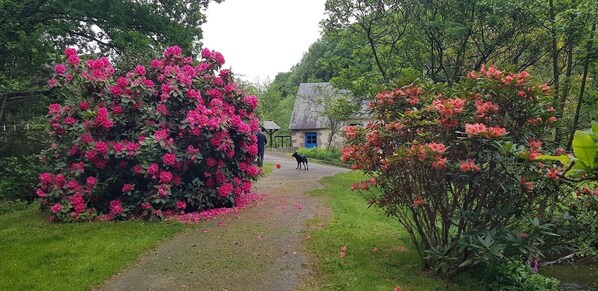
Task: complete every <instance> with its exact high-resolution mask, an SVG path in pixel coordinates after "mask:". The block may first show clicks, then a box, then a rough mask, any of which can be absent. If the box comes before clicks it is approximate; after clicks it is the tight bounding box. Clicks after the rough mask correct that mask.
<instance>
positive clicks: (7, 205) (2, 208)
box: [0, 181, 29, 215]
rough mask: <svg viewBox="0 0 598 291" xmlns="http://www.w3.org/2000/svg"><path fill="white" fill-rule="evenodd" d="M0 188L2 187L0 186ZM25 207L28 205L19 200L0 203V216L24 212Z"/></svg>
mask: <svg viewBox="0 0 598 291" xmlns="http://www.w3.org/2000/svg"><path fill="white" fill-rule="evenodd" d="M1 183H2V181H0V185H1ZM0 187H2V186H0ZM27 207H29V203H28V202H27V201H21V200H14V201H10V200H9V201H0V215H2V214H7V213H13V212H17V211H20V210H24V209H26V208H27Z"/></svg>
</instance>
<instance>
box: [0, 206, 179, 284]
mask: <svg viewBox="0 0 598 291" xmlns="http://www.w3.org/2000/svg"><path fill="white" fill-rule="evenodd" d="M38 207H39V206H38V205H37V204H33V205H30V206H29V207H28V208H27V209H25V210H21V211H16V212H13V213H9V214H4V215H0V253H1V254H2V264H0V290H85V289H90V288H92V287H93V286H96V285H99V284H101V283H103V282H104V281H105V280H106V279H107V278H109V277H110V276H111V275H113V274H115V273H117V272H119V271H120V270H122V269H123V268H125V267H126V266H127V265H129V264H130V263H132V262H133V261H135V260H136V259H137V258H138V257H139V256H140V255H141V254H143V253H144V252H145V251H146V250H147V249H149V248H151V247H153V246H155V245H156V244H157V243H158V242H160V241H162V240H164V239H166V238H169V237H172V236H173V235H174V234H175V233H177V232H179V231H180V230H182V229H184V228H185V227H186V226H185V225H183V224H180V223H175V222H152V223H149V222H141V221H131V222H112V223H108V222H106V223H73V224H52V223H48V222H46V221H45V217H44V216H43V215H42V214H41V213H40V212H39V210H38Z"/></svg>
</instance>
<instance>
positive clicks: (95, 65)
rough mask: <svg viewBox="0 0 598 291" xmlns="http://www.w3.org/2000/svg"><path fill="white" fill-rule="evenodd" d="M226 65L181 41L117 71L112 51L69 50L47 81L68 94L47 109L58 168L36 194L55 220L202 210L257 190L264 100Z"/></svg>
mask: <svg viewBox="0 0 598 291" xmlns="http://www.w3.org/2000/svg"><path fill="white" fill-rule="evenodd" d="M222 64H224V57H223V56H222V54H220V53H218V52H215V51H212V50H208V49H204V50H203V51H202V59H201V60H199V61H198V62H195V61H194V60H193V59H192V58H191V57H186V56H183V55H182V49H181V48H180V47H178V46H173V47H169V48H167V49H166V50H165V52H164V56H163V58H161V59H158V60H153V61H151V64H150V65H142V64H139V65H137V66H134V68H133V70H131V71H130V72H127V73H124V74H123V75H122V76H116V75H115V69H114V67H113V66H112V64H111V63H110V60H109V59H108V58H105V57H100V58H98V59H85V60H81V59H80V58H79V56H78V55H77V52H76V50H74V49H72V48H67V49H66V50H65V61H64V63H62V64H57V65H56V66H55V67H54V73H55V74H54V76H53V77H52V79H51V81H50V83H49V85H50V87H51V88H52V89H53V90H62V95H64V96H66V98H65V99H64V101H63V103H60V104H58V103H54V104H51V105H50V106H49V108H48V120H49V125H50V133H51V137H50V138H51V142H50V143H51V144H52V146H51V147H50V148H49V149H48V150H46V151H45V152H44V153H43V157H42V158H41V160H44V161H46V162H48V163H50V165H51V166H52V167H50V168H56V170H55V171H52V172H50V173H41V174H40V176H39V178H40V187H39V189H38V190H37V191H36V193H37V195H38V196H39V197H41V199H42V202H41V207H42V208H43V209H45V210H49V212H50V213H51V214H50V215H51V218H52V220H54V221H83V220H93V219H99V220H114V219H133V218H135V219H138V218H141V219H149V218H151V217H167V216H168V215H169V214H176V213H180V212H181V211H185V212H186V213H187V214H188V213H203V212H205V211H210V210H209V209H210V208H216V209H224V207H235V205H237V206H239V204H240V203H247V204H248V202H247V201H248V200H251V199H254V198H255V197H257V196H252V195H251V181H252V180H255V179H256V177H257V176H258V175H259V174H260V173H261V170H260V169H259V168H257V167H256V166H255V165H252V164H251V162H252V161H254V160H255V156H256V154H257V146H256V143H257V138H256V137H255V133H256V132H257V130H258V129H259V120H258V119H257V117H256V115H255V109H256V107H257V105H258V98H257V97H256V96H253V95H248V94H247V93H246V92H245V91H243V89H241V88H240V87H239V86H238V85H237V84H235V81H234V78H235V76H234V74H233V73H232V72H231V71H230V70H220V68H221V66H222ZM74 88H76V90H75V89H74ZM247 197H254V198H247ZM237 209H238V208H237ZM224 212H227V211H220V210H219V211H214V213H224Z"/></svg>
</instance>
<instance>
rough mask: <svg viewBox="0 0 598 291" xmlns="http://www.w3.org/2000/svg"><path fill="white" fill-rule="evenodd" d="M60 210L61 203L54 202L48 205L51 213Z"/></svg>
mask: <svg viewBox="0 0 598 291" xmlns="http://www.w3.org/2000/svg"><path fill="white" fill-rule="evenodd" d="M60 210H62V205H60V204H58V203H56V204H54V205H52V207H50V211H52V213H58V212H60Z"/></svg>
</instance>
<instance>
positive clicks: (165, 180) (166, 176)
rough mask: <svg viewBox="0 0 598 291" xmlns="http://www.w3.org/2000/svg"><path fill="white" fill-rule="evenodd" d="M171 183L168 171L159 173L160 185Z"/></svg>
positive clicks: (170, 174)
mask: <svg viewBox="0 0 598 291" xmlns="http://www.w3.org/2000/svg"><path fill="white" fill-rule="evenodd" d="M170 181H172V173H171V172H169V171H161V172H160V183H168V182H170Z"/></svg>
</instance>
